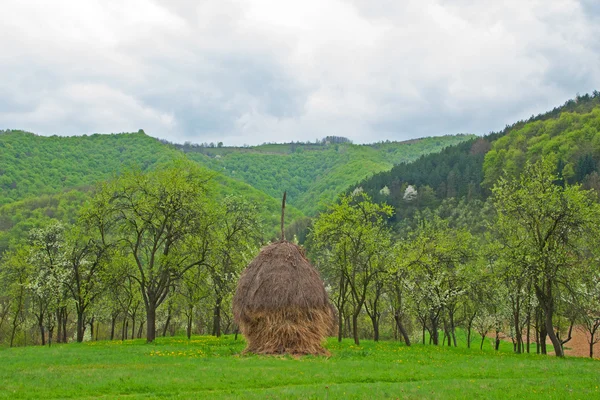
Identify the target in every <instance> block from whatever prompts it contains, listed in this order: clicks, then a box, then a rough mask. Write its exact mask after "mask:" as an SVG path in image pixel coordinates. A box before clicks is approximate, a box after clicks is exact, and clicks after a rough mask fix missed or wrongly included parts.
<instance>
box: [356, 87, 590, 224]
mask: <svg viewBox="0 0 600 400" xmlns="http://www.w3.org/2000/svg"><path fill="white" fill-rule="evenodd" d="M542 155H547V156H550V157H552V158H553V160H554V161H555V162H556V165H557V167H558V169H559V172H562V174H563V176H564V177H565V178H566V179H567V180H568V181H569V182H575V181H577V182H582V183H584V186H586V187H596V188H600V178H599V177H598V170H599V168H600V93H599V92H597V91H595V92H594V93H593V94H592V95H588V94H586V95H584V96H578V97H577V98H576V99H575V100H569V101H567V102H566V103H565V104H564V105H562V106H560V107H556V108H554V109H553V110H552V111H549V112H547V113H544V114H540V115H537V116H532V117H531V118H529V119H528V120H527V121H519V122H516V123H514V124H512V125H509V126H507V127H506V128H505V129H504V130H502V131H501V132H496V133H491V134H489V135H486V136H484V137H481V138H474V139H470V140H468V141H465V142H462V143H459V144H457V145H454V146H450V147H448V148H446V149H444V150H442V151H441V152H440V153H436V154H429V155H425V156H422V157H420V158H419V159H418V160H416V161H415V162H413V163H401V164H398V165H396V166H395V167H394V168H392V169H391V170H389V171H385V172H381V173H379V174H376V175H374V176H372V177H370V178H367V179H365V180H363V181H362V182H360V183H359V184H358V185H357V186H356V187H360V188H362V190H364V191H365V192H366V193H368V194H370V195H371V196H372V197H373V198H374V199H375V200H376V201H377V202H386V203H388V204H390V205H392V206H394V207H395V209H396V217H395V218H396V219H400V218H403V217H407V216H410V215H412V214H413V213H414V212H415V211H416V210H422V209H424V208H435V207H437V206H439V205H440V204H441V202H442V201H443V200H444V199H448V198H458V199H466V200H485V199H486V198H487V197H488V195H489V194H490V188H491V187H492V186H493V184H494V183H495V182H496V180H497V179H498V177H499V176H500V175H501V174H502V173H503V171H504V170H507V171H508V172H509V173H512V174H517V173H519V172H520V171H521V170H522V167H523V165H524V164H525V162H526V161H527V160H532V161H534V160H536V159H537V158H539V157H540V156H542ZM409 186H411V188H408V187H409ZM354 189H355V188H350V189H349V191H352V190H354ZM407 189H408V190H407ZM412 189H415V190H414V191H413V190H412Z"/></svg>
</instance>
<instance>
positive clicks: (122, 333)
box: [121, 315, 127, 340]
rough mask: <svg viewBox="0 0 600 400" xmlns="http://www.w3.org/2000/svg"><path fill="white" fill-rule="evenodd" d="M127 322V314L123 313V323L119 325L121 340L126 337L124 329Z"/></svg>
mask: <svg viewBox="0 0 600 400" xmlns="http://www.w3.org/2000/svg"><path fill="white" fill-rule="evenodd" d="M126 323H127V315H125V316H124V317H123V325H121V340H125V339H127V338H126V337H125V335H126V334H127V331H126V330H125V324H126Z"/></svg>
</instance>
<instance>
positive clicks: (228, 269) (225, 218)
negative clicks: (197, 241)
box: [206, 196, 262, 337]
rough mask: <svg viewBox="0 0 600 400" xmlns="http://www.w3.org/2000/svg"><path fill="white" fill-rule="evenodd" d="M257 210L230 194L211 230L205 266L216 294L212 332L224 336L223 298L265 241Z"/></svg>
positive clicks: (229, 293) (230, 291)
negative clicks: (262, 236) (222, 321)
mask: <svg viewBox="0 0 600 400" xmlns="http://www.w3.org/2000/svg"><path fill="white" fill-rule="evenodd" d="M260 232H261V225H260V221H259V218H258V209H257V207H256V205H255V204H252V203H250V202H248V201H246V200H244V199H243V198H241V197H239V196H228V197H226V198H225V200H224V201H223V203H222V206H221V207H220V209H219V210H218V212H217V215H215V223H214V225H213V228H212V229H211V230H210V234H211V239H210V240H211V243H212V244H211V250H210V256H209V257H208V259H207V262H206V267H207V270H208V273H209V276H210V282H211V286H212V289H213V294H214V308H213V310H214V313H213V335H215V336H217V337H219V336H221V310H222V303H223V300H224V299H225V298H227V297H230V296H231V294H232V293H233V290H234V289H235V284H236V282H237V279H238V277H239V274H240V273H241V271H242V269H243V268H244V267H245V266H246V264H247V263H248V262H249V260H250V259H251V258H252V257H253V255H254V254H256V250H257V247H258V244H259V243H260V242H261V241H262V238H261V234H260Z"/></svg>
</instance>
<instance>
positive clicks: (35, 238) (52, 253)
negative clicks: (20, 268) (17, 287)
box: [28, 222, 68, 345]
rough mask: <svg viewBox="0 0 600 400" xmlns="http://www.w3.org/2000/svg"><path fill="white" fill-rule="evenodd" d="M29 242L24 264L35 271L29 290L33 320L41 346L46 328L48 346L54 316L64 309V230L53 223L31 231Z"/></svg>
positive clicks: (65, 274)
mask: <svg viewBox="0 0 600 400" xmlns="http://www.w3.org/2000/svg"><path fill="white" fill-rule="evenodd" d="M29 243H30V249H31V251H30V253H29V259H28V261H29V263H30V264H31V265H32V266H33V268H34V269H35V270H34V272H33V273H32V277H31V281H30V282H29V288H30V289H31V290H32V291H33V293H34V298H35V302H36V303H37V304H36V305H37V307H36V309H37V312H36V317H37V320H38V327H39V329H40V335H41V339H42V345H44V344H45V339H44V329H47V332H48V345H51V344H52V335H53V332H54V328H55V326H56V319H55V317H56V315H57V314H56V313H57V312H58V311H59V308H61V307H63V306H64V303H65V282H66V281H67V279H68V270H67V261H66V259H65V253H64V246H65V238H64V227H63V225H62V224H61V223H59V222H54V223H52V224H50V225H48V226H46V227H44V228H40V229H32V230H31V231H30V234H29ZM59 322H60V321H59Z"/></svg>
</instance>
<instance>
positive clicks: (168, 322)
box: [162, 312, 171, 337]
mask: <svg viewBox="0 0 600 400" xmlns="http://www.w3.org/2000/svg"><path fill="white" fill-rule="evenodd" d="M170 323H171V312H169V314H168V315H167V321H166V322H165V326H164V327H163V331H162V336H163V337H165V336H167V330H168V329H169V324H170Z"/></svg>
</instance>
